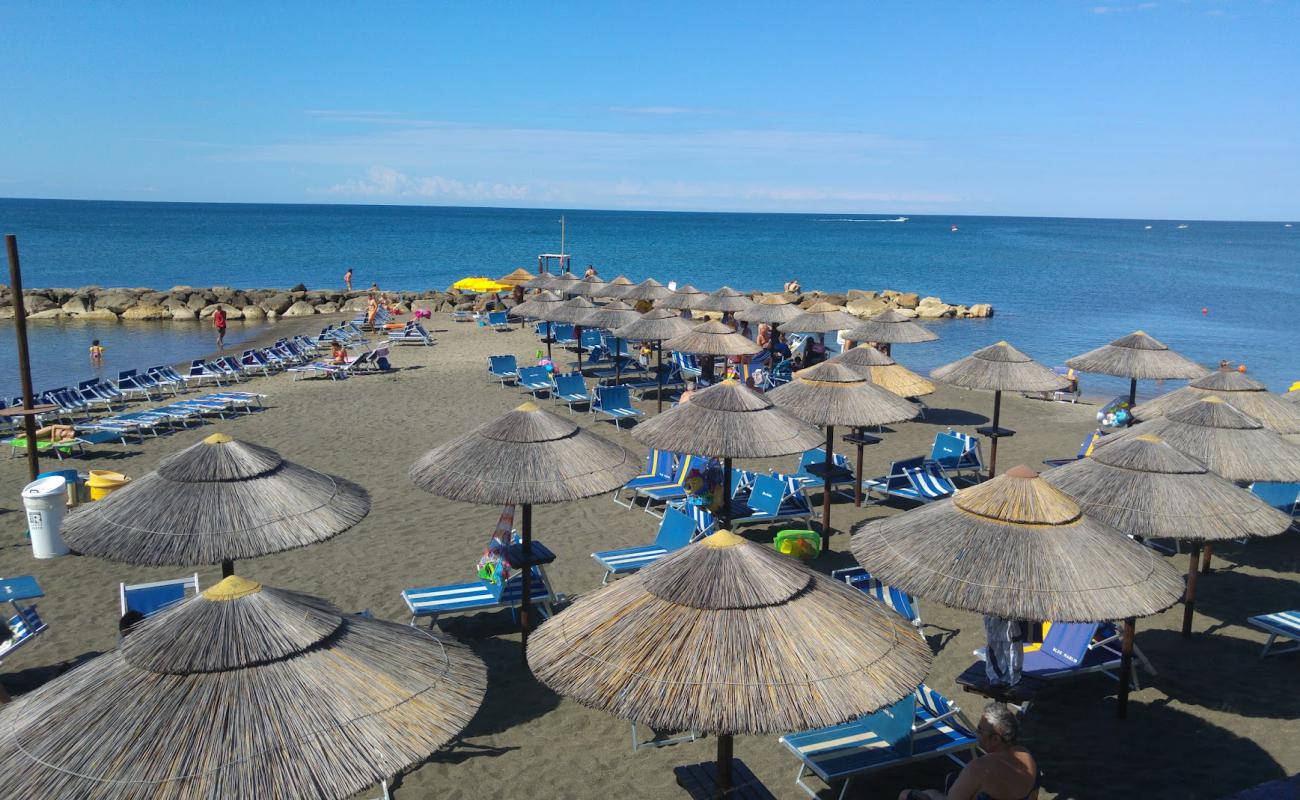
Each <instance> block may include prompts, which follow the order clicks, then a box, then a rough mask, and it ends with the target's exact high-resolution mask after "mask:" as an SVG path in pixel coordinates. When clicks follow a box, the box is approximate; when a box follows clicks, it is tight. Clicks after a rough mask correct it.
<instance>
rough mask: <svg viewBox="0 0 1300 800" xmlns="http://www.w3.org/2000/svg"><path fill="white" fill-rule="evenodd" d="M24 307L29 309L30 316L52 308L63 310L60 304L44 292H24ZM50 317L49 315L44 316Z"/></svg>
mask: <svg viewBox="0 0 1300 800" xmlns="http://www.w3.org/2000/svg"><path fill="white" fill-rule="evenodd" d="M23 308H24V309H25V310H26V311H27V314H28V316H31V315H34V314H40V313H43V312H45V311H49V310H51V309H54V310H58V311H62V309H60V308H58V304H57V303H55V302H54V301H53V300H51V299H50V298H48V297H46V296H45V295H43V294H27V293H26V292H23ZM43 319H48V317H46V318H43Z"/></svg>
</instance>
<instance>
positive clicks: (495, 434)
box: [410, 402, 640, 650]
mask: <svg viewBox="0 0 1300 800" xmlns="http://www.w3.org/2000/svg"><path fill="white" fill-rule="evenodd" d="M638 462H639V459H638V458H637V456H636V455H635V454H634V453H632V452H631V451H629V450H628V449H627V448H625V447H620V446H619V445H616V444H614V443H612V442H609V441H606V440H605V439H603V438H601V437H600V436H597V435H596V434H594V433H591V432H590V431H587V430H584V429H583V428H581V427H579V426H578V425H576V424H575V423H573V422H572V421H570V420H567V419H564V418H562V417H558V416H556V415H554V414H552V413H550V412H549V411H543V410H542V409H540V408H538V407H537V405H536V404H535V403H532V402H527V403H524V404H523V405H521V406H519V407H518V408H516V409H515V410H514V411H510V412H507V413H506V414H503V415H502V416H500V417H498V418H496V419H494V420H492V421H491V422H488V423H485V424H483V425H480V426H479V427H478V428H476V429H474V430H472V431H470V432H469V433H466V434H464V435H461V436H458V437H456V438H454V439H452V440H450V441H447V442H444V443H442V444H440V445H438V446H437V447H435V448H433V449H432V450H430V451H429V452H427V453H425V454H424V455H423V456H421V457H420V459H419V460H418V461H416V462H415V463H414V464H413V465H412V466H411V471H410V476H411V481H412V482H414V483H415V485H416V486H418V487H419V488H421V489H423V490H425V491H426V492H430V493H432V494H436V495H439V496H440V497H445V498H447V499H449V500H456V501H459V502H462V503H479V504H483V505H497V506H500V505H520V506H522V507H523V524H522V525H521V526H520V535H521V538H522V541H521V556H520V559H519V560H520V563H519V564H512V565H511V566H514V567H516V568H518V569H520V570H521V571H522V576H523V578H522V583H523V586H522V587H521V588H522V589H523V597H522V605H521V606H520V608H519V624H520V626H521V627H522V629H523V647H524V649H525V650H526V649H527V647H528V616H529V613H528V606H529V603H530V600H529V598H531V597H532V566H533V564H534V561H533V557H532V552H533V545H532V542H533V505H534V504H545V503H568V502H571V501H574V500H581V499H582V498H584V497H594V496H595V495H598V494H604V493H606V492H612V491H614V490H615V489H617V488H619V487H620V486H622V485H623V484H625V483H627V482H628V481H630V480H631V479H632V478H634V477H636V476H637V475H638V474H639V473H640V464H639V463H638Z"/></svg>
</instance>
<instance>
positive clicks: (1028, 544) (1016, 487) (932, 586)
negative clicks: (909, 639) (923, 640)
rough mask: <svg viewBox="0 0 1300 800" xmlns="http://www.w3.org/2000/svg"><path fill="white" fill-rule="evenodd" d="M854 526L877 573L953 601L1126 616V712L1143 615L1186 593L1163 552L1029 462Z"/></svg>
mask: <svg viewBox="0 0 1300 800" xmlns="http://www.w3.org/2000/svg"><path fill="white" fill-rule="evenodd" d="M853 530H854V532H855V533H856V535H855V536H854V537H853V555H854V556H855V557H856V558H857V560H858V562H859V563H861V564H862V566H864V567H866V568H867V569H868V570H869V571H870V572H871V574H872V576H874V577H877V578H879V579H880V580H882V581H884V582H886V583H888V584H890V585H891V586H897V587H898V588H900V589H902V590H903V591H905V592H909V593H911V594H913V595H915V596H917V597H923V598H926V599H927V600H935V601H938V602H940V603H942V604H944V605H946V606H948V607H950V608H961V609H965V610H967V611H974V612H977V613H980V614H988V615H992V616H996V617H1003V618H1005V619H1018V620H1045V619H1050V620H1053V621H1057V622H1096V621H1102V620H1112V619H1123V620H1124V646H1123V657H1122V665H1121V667H1120V694H1119V715H1120V716H1121V717H1123V716H1124V715H1125V714H1126V713H1127V706H1128V684H1129V677H1130V672H1131V669H1132V657H1133V630H1134V626H1135V618H1137V617H1145V616H1149V615H1151V614H1156V613H1159V612H1161V611H1163V610H1165V609H1166V608H1169V607H1170V606H1172V605H1173V604H1174V603H1176V602H1178V600H1179V599H1180V598H1181V597H1182V595H1183V582H1182V579H1181V578H1179V576H1178V573H1177V572H1176V571H1174V569H1173V568H1172V567H1170V566H1169V565H1168V564H1167V563H1165V561H1164V560H1163V559H1162V558H1160V557H1159V556H1158V555H1156V554H1155V553H1154V552H1152V551H1151V550H1150V549H1148V548H1146V547H1143V546H1142V545H1140V544H1138V543H1137V542H1135V541H1133V540H1132V539H1130V538H1128V537H1127V536H1125V535H1124V534H1123V533H1120V532H1119V531H1117V530H1115V529H1114V528H1112V527H1111V526H1110V525H1108V524H1107V523H1105V522H1103V521H1102V520H1100V519H1098V518H1095V517H1092V516H1089V515H1086V514H1084V512H1083V509H1082V508H1081V507H1080V506H1079V504H1078V503H1076V502H1075V501H1074V500H1073V499H1071V498H1070V497H1069V496H1068V495H1066V494H1065V493H1064V492H1062V491H1061V490H1060V489H1057V488H1056V487H1054V486H1051V485H1050V484H1048V483H1047V482H1046V481H1044V480H1043V479H1042V478H1040V477H1039V476H1038V474H1037V473H1036V472H1034V471H1033V470H1031V469H1029V468H1028V467H1026V466H1019V467H1014V468H1012V469H1010V470H1008V471H1007V473H1006V474H1005V475H1002V476H1000V477H998V478H994V479H992V480H989V481H987V482H985V483H982V484H980V485H978V486H972V487H970V488H968V489H962V490H961V491H960V492H958V493H957V494H956V495H954V496H953V497H951V498H949V499H947V500H940V501H937V502H934V503H931V504H929V505H927V506H922V507H920V508H917V509H914V510H912V511H909V512H907V513H906V514H898V515H896V516H892V517H887V518H885V519H881V520H870V521H866V522H861V523H858V524H857V525H856V526H854V529H853Z"/></svg>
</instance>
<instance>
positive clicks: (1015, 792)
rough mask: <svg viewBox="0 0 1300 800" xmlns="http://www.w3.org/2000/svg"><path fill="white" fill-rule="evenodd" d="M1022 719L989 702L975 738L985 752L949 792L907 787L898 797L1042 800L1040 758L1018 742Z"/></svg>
mask: <svg viewBox="0 0 1300 800" xmlns="http://www.w3.org/2000/svg"><path fill="white" fill-rule="evenodd" d="M1019 735H1020V720H1019V719H1017V717H1016V715H1015V713H1014V712H1012V711H1011V709H1009V708H1007V706H1006V704H1005V703H989V704H988V705H987V706H985V707H984V713H983V714H981V715H980V721H979V725H978V726H977V727H976V728H975V739H976V741H977V743H978V744H979V746H980V749H981V750H983V751H984V755H982V756H980V757H979V758H977V759H975V760H974V761H972V762H970V763H969V764H967V765H966V767H965V768H964V769H963V770H962V771H961V772H959V773H957V774H956V775H955V776H953V777H954V778H955V780H954V779H951V778H950V780H949V782H948V789H947V791H946V792H939V791H935V790H934V789H925V790H921V789H904V790H903V793H902V794H900V795H899V796H898V800H1038V762H1036V761H1035V760H1034V757H1033V756H1032V755H1030V754H1029V751H1028V750H1026V749H1025V748H1023V747H1021V746H1020V745H1018V744H1016V739H1017V738H1018V737H1019Z"/></svg>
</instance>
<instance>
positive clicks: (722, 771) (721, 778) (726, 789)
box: [718, 733, 732, 798]
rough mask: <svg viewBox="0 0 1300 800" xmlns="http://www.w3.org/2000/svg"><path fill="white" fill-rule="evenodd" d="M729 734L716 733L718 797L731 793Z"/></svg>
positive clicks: (730, 747)
mask: <svg viewBox="0 0 1300 800" xmlns="http://www.w3.org/2000/svg"><path fill="white" fill-rule="evenodd" d="M731 745H732V743H731V734H729V733H720V734H718V797H720V798H725V797H726V796H727V795H729V794H730V793H731V758H732V746H731Z"/></svg>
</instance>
